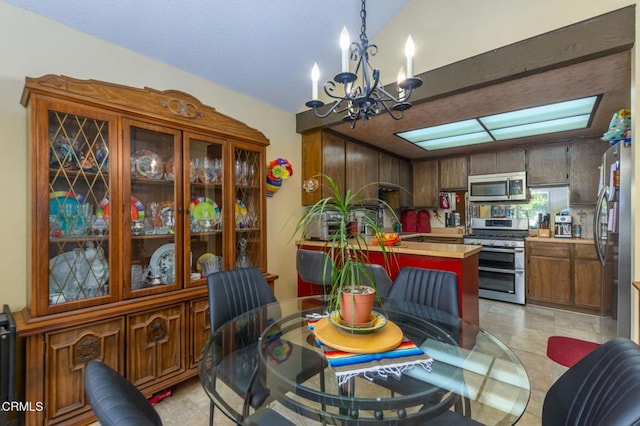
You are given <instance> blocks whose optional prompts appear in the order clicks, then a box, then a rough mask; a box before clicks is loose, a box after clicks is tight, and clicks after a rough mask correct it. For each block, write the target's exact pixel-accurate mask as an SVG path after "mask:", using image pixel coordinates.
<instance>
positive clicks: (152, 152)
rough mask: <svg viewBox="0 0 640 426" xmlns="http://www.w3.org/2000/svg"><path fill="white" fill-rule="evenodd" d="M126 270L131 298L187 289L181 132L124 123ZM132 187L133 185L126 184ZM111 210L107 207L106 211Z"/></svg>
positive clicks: (124, 261)
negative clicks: (180, 195)
mask: <svg viewBox="0 0 640 426" xmlns="http://www.w3.org/2000/svg"><path fill="white" fill-rule="evenodd" d="M123 124H124V155H123V175H124V179H123V182H125V185H124V191H123V199H122V200H121V201H120V205H121V206H122V211H123V212H124V214H123V218H122V223H123V242H124V250H123V254H124V256H123V259H124V260H123V266H124V268H123V271H124V280H123V281H124V282H125V286H124V291H125V296H126V297H137V296H143V295H147V294H150V293H156V292H164V291H170V290H175V289H176V288H178V287H180V286H182V263H181V262H180V261H176V260H178V259H181V258H182V247H181V245H180V241H181V240H180V238H181V237H182V235H183V233H182V231H181V229H183V228H182V223H183V219H182V215H181V214H180V212H182V211H183V210H182V209H181V208H180V209H176V207H178V206H181V204H180V202H181V199H178V197H177V191H176V188H179V187H180V184H181V182H182V177H181V174H180V171H181V170H182V167H181V163H182V153H181V143H180V141H181V133H180V131H178V130H175V129H171V128H165V127H160V126H155V125H151V124H147V123H141V122H135V121H130V120H124V121H123ZM127 183H128V185H127ZM107 207H108V206H107Z"/></svg>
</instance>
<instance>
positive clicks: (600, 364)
mask: <svg viewBox="0 0 640 426" xmlns="http://www.w3.org/2000/svg"><path fill="white" fill-rule="evenodd" d="M542 424H543V425H544V426H555V425H608V426H623V425H636V424H640V347H639V346H638V345H636V344H635V343H634V342H632V341H631V340H629V339H626V338H623V337H618V338H615V339H613V340H610V341H608V342H606V343H604V344H602V345H600V346H599V347H597V348H596V349H594V350H593V351H591V352H590V353H589V354H588V355H587V356H585V357H584V358H582V359H581V360H580V361H578V362H577V363H575V364H574V365H573V366H572V367H571V368H569V369H568V370H567V371H566V372H565V373H564V374H563V375H562V376H560V378H559V379H558V380H557V381H556V382H555V383H554V384H553V385H552V386H551V388H549V391H548V392H547V394H546V396H545V398H544V403H543V406H542Z"/></svg>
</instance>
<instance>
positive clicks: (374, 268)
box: [362, 263, 393, 298]
mask: <svg viewBox="0 0 640 426" xmlns="http://www.w3.org/2000/svg"><path fill="white" fill-rule="evenodd" d="M365 272H366V273H365V275H364V279H363V280H362V281H363V282H362V284H365V285H371V286H375V289H376V291H377V293H378V295H379V296H380V297H383V298H384V297H387V295H388V294H389V290H390V289H391V284H393V282H392V281H391V278H389V274H387V271H385V269H384V268H383V267H382V265H377V264H375V263H371V264H369V265H368V266H367V270H366V271H365ZM372 280H373V281H374V282H373V283H372V282H371V281H372Z"/></svg>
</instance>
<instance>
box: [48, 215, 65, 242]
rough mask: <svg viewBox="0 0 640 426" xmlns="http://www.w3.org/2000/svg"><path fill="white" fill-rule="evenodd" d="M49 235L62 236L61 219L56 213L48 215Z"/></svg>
mask: <svg viewBox="0 0 640 426" xmlns="http://www.w3.org/2000/svg"><path fill="white" fill-rule="evenodd" d="M49 236H51V237H60V236H62V220H61V219H60V216H59V215H57V214H50V215H49Z"/></svg>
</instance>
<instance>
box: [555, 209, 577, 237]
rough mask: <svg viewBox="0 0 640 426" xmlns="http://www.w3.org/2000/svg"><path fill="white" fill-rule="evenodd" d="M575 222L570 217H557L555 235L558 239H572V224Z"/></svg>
mask: <svg viewBox="0 0 640 426" xmlns="http://www.w3.org/2000/svg"><path fill="white" fill-rule="evenodd" d="M572 222H573V218H572V217H571V216H569V215H556V218H555V220H554V224H555V234H554V236H555V237H556V238H572V237H573V235H572V234H571V224H572Z"/></svg>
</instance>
